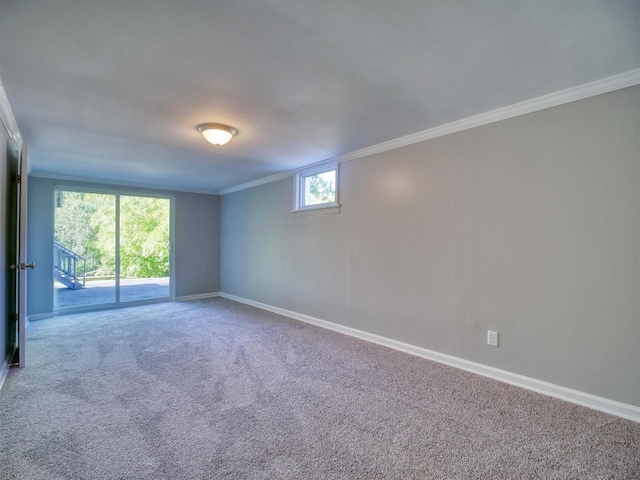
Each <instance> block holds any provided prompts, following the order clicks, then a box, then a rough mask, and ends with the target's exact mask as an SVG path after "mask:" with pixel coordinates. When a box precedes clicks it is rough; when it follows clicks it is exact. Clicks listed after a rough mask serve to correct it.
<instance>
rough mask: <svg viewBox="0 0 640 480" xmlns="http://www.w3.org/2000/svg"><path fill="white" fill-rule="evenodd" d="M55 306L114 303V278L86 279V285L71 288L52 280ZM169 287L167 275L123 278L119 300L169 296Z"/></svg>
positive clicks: (85, 305) (68, 306) (66, 306)
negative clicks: (75, 288)
mask: <svg viewBox="0 0 640 480" xmlns="http://www.w3.org/2000/svg"><path fill="white" fill-rule="evenodd" d="M54 286H55V292H54V305H55V308H56V309H58V308H70V307H87V306H92V305H101V304H105V303H114V302H115V301H116V282H115V280H97V281H87V283H86V287H85V288H82V289H77V290H72V289H70V288H67V287H66V286H64V285H62V284H61V283H58V282H54ZM170 294H171V289H170V285H169V277H162V278H123V279H121V280H120V301H121V302H132V301H137V300H148V299H153V298H163V297H169V296H170Z"/></svg>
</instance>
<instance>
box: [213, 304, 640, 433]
mask: <svg viewBox="0 0 640 480" xmlns="http://www.w3.org/2000/svg"><path fill="white" fill-rule="evenodd" d="M219 296H221V297H223V298H226V299H229V300H233V301H235V302H239V303H244V304H247V305H251V306H253V307H257V308H260V309H262V310H267V311H269V312H273V313H277V314H279V315H283V316H285V317H289V318H293V319H295V320H299V321H301V322H305V323H310V324H312V325H316V326H318V327H322V328H327V329H329V330H333V331H336V332H339V333H344V334H346V335H351V336H352V337H357V338H360V339H362V340H366V341H368V342H373V343H377V344H378V345H383V346H385V347H389V348H393V349H395V350H400V351H402V352H405V353H409V354H411V355H416V356H419V357H423V358H426V359H428V360H433V361H434V362H438V363H443V364H445V365H449V366H452V367H456V368H460V369H462V370H466V371H468V372H472V373H476V374H478V375H482V376H485V377H489V378H493V379H494V380H499V381H501V382H505V383H508V384H511V385H515V386H517V387H521V388H525V389H527V390H532V391H534V392H537V393H542V394H544V395H548V396H550V397H555V398H559V399H561V400H565V401H567V402H571V403H576V404H578V405H582V406H584V407H588V408H593V409H594V410H599V411H601V412H605V413H609V414H611V415H616V416H618V417H622V418H626V419H628V420H633V421H634V422H639V423H640V407H636V406H635V405H630V404H627V403H622V402H618V401H615V400H610V399H608V398H604V397H599V396H597V395H592V394H590V393H586V392H581V391H579V390H574V389H572V388H567V387H563V386H561V385H556V384H553V383H549V382H545V381H543V380H538V379H536V378H531V377H526V376H524V375H519V374H517V373H513V372H509V371H507V370H501V369H499V368H495V367H490V366H488V365H483V364H481V363H476V362H472V361H470V360H465V359H463V358H459V357H454V356H452V355H447V354H444V353H440V352H436V351H434V350H428V349H426V348H422V347H417V346H415V345H410V344H408V343H404V342H399V341H397V340H393V339H390V338H386V337H382V336H380V335H375V334H373V333H368V332H364V331H362V330H357V329H355V328H351V327H346V326H344V325H340V324H337V323H333V322H328V321H326V320H321V319H319V318H315V317H310V316H309V315H304V314H302V313H297V312H292V311H290V310H285V309H284V308H279V307H273V306H271V305H267V304H265V303H260V302H255V301H253V300H249V299H247V298H242V297H237V296H235V295H230V294H228V293H224V292H220V293H219Z"/></svg>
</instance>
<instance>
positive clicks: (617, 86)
mask: <svg viewBox="0 0 640 480" xmlns="http://www.w3.org/2000/svg"><path fill="white" fill-rule="evenodd" d="M639 84H640V68H637V69H635V70H630V71H628V72H624V73H620V74H618V75H614V76H612V77H607V78H603V79H600V80H596V81H593V82H589V83H585V84H583V85H578V86H576V87H571V88H567V89H565V90H560V91H558V92H553V93H549V94H547V95H542V96H540V97H536V98H532V99H530V100H525V101H523V102H519V103H515V104H513V105H509V106H506V107H502V108H497V109H495V110H491V111H489V112H485V113H480V114H478V115H473V116H471V117H467V118H463V119H462V120H456V121H454V122H450V123H446V124H444V125H440V126H438V127H434V128H430V129H428V130H424V131H422V132H418V133H413V134H411V135H406V136H404V137H400V138H396V139H394V140H389V141H387V142H383V143H379V144H377V145H373V146H371V147H366V148H362V149H360V150H355V151H353V152H349V153H345V154H343V155H338V156H337V157H333V158H329V159H326V160H322V161H320V162H315V163H313V164H311V165H306V166H304V167H300V168H297V169H295V170H291V171H287V172H282V173H278V174H275V175H270V176H268V177H264V178H261V179H258V180H254V181H252V182H247V183H243V184H241V185H236V186H234V187H230V188H225V189H223V190H220V192H219V193H220V195H226V194H227V193H232V192H237V191H240V190H245V189H247V188H253V187H257V186H258V185H264V184H265V183H271V182H275V181H278V180H282V179H283V178H287V177H291V176H293V175H295V173H296V172H297V171H298V170H301V169H304V168H307V167H309V166H312V165H315V164H319V163H324V162H329V161H333V162H336V163H345V162H350V161H351V160H356V159H359V158H364V157H369V156H371V155H375V154H377V153H383V152H388V151H389V150H395V149H396V148H401V147H406V146H408V145H413V144H414V143H420V142H424V141H425V140H431V139H434V138H438V137H443V136H445V135H449V134H452V133H457V132H461V131H463V130H469V129H471V128H475V127H480V126H483V125H488V124H490V123H495V122H499V121H501V120H507V119H509V118H513V117H518V116H520V115H526V114H527V113H533V112H538V111H540V110H545V109H547V108H551V107H557V106H560V105H564V104H566V103H571V102H575V101H578V100H583V99H585V98H589V97H595V96H596V95H602V94H604V93H609V92H613V91H615V90H621V89H623V88H627V87H633V86H635V85H639Z"/></svg>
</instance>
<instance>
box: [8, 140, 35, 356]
mask: <svg viewBox="0 0 640 480" xmlns="http://www.w3.org/2000/svg"><path fill="white" fill-rule="evenodd" d="M28 163H29V155H28V149H27V144H26V143H23V144H22V152H21V154H20V165H19V166H18V171H19V172H20V173H19V174H18V178H17V179H16V181H17V183H18V185H17V187H18V188H17V196H18V198H17V202H16V210H17V211H16V230H17V233H18V241H17V247H18V252H17V255H16V257H14V258H17V259H18V263H16V264H13V265H10V268H12V269H13V270H14V271H16V273H17V277H18V278H17V287H18V288H17V290H18V292H17V297H18V298H17V302H16V312H15V314H16V316H17V318H18V366H20V367H24V366H25V355H26V326H27V270H28V269H31V268H35V264H34V263H27V172H28Z"/></svg>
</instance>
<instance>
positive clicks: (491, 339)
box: [487, 330, 498, 347]
mask: <svg viewBox="0 0 640 480" xmlns="http://www.w3.org/2000/svg"><path fill="white" fill-rule="evenodd" d="M487 345H491V346H492V347H497V346H498V332H494V331H493V330H487Z"/></svg>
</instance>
